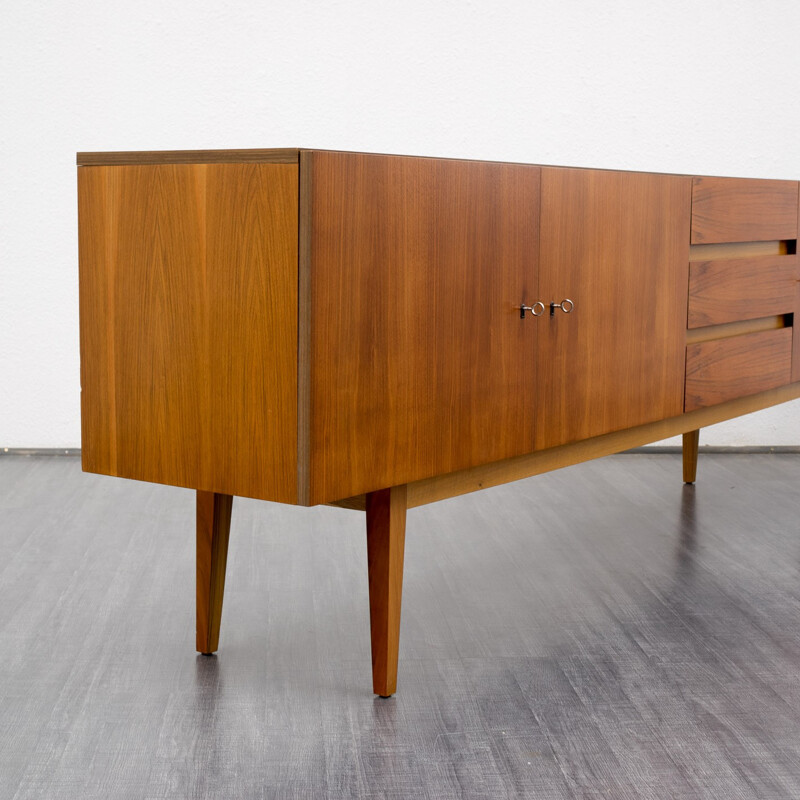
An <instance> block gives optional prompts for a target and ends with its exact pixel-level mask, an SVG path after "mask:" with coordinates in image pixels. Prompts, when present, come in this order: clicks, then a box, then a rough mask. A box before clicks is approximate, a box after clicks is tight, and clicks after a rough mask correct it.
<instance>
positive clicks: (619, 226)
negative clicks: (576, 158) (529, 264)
mask: <svg viewBox="0 0 800 800" xmlns="http://www.w3.org/2000/svg"><path fill="white" fill-rule="evenodd" d="M541 176H542V177H541V181H542V182H541V226H540V237H541V238H540V251H539V298H540V299H541V301H542V302H543V303H545V305H546V306H547V310H546V312H545V314H544V315H543V316H542V317H540V318H539V319H537V320H536V322H537V324H538V328H537V359H536V363H537V392H536V397H537V406H536V426H535V430H536V447H537V449H543V448H547V447H555V446H557V445H561V444H566V443H568V442H574V441H578V440H580V439H587V438H589V437H592V436H599V435H601V434H604V433H609V432H611V431H615V430H620V429H623V428H630V427H633V426H636V425H642V424H645V423H647V422H653V421H655V420H658V419H663V418H666V417H673V416H676V415H678V414H681V413H682V412H683V392H684V376H685V332H686V315H687V284H688V269H689V234H690V213H691V178H689V177H681V176H672V175H652V174H646V173H633V172H612V171H604V170H583V169H560V168H545V169H542V173H541ZM564 299H569V300H571V301H572V302H573V304H574V306H573V308H572V310H571V311H570V312H569V313H565V311H564V310H563V309H561V308H558V307H554V308H552V310H551V308H550V304H551V303H561V302H562V301H563V300H564ZM564 305H565V306H566V307H567V308H569V304H564Z"/></svg>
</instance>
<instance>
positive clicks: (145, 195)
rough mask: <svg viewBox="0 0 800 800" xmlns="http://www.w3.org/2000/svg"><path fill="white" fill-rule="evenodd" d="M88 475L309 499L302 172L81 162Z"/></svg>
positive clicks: (262, 166)
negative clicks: (304, 466)
mask: <svg viewBox="0 0 800 800" xmlns="http://www.w3.org/2000/svg"><path fill="white" fill-rule="evenodd" d="M78 184H79V203H80V214H81V217H80V226H79V227H80V294H81V380H82V400H81V407H82V431H83V442H84V454H83V459H84V467H85V469H87V470H88V471H94V472H102V473H105V474H110V475H119V476H121V477H127V478H137V479H140V480H149V481H156V482H158V483H168V484H171V485H175V486H186V487H189V488H192V489H202V490H204V491H215V492H220V493H222V494H237V495H245V496H249V497H258V498H261V499H265V500H279V501H282V502H295V501H296V499H297V494H296V483H297V480H296V479H297V460H296V454H297V192H298V185H297V167H296V166H290V165H277V164H241V165H236V164H224V165H222V164H208V165H195V166H175V165H164V166H115V167H81V168H80V169H79V170H78Z"/></svg>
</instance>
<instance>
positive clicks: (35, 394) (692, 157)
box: [0, 0, 800, 447]
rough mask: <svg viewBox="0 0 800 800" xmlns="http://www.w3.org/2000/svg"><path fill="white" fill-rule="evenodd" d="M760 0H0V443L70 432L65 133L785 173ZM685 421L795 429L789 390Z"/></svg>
mask: <svg viewBox="0 0 800 800" xmlns="http://www.w3.org/2000/svg"><path fill="white" fill-rule="evenodd" d="M798 33H800V5H798V4H796V3H793V2H789V1H788V0H783V1H781V2H778V1H777V0H759V2H756V1H755V0H750V1H749V2H745V1H743V0H738V1H732V2H722V1H721V0H708V1H707V2H698V1H697V0H671V2H669V3H642V2H640V1H639V0H636V1H635V2H634V1H633V0H606V2H602V3H590V2H576V1H575V0H537V1H536V2H531V1H530V0H528V2H521V1H519V0H515V1H514V2H502V1H498V0H494V1H493V2H490V1H489V0H473V1H472V2H469V0H461V2H451V0H440V1H439V2H430V0H427V2H418V0H404V1H403V2H366V1H365V0H349V1H345V0H319V1H318V2H309V1H308V0H293V1H292V2H261V3H255V2H239V0H227V1H226V0H223V1H222V2H215V3H205V2H198V1H197V0H192V1H191V2H189V0H175V2H171V3H164V2H163V0H158V1H157V2H156V1H155V0H138V2H135V3H134V2H130V1H129V0H121V2H114V3H101V2H87V1H86V0H83V1H75V0H65V1H64V2H56V1H55V0H51V2H43V0H26V2H24V3H11V2H5V3H3V4H2V6H0V75H1V76H2V80H0V143H1V144H2V147H0V446H6V447H74V446H78V445H79V443H80V424H79V399H80V386H79V371H78V286H77V231H76V189H75V166H74V156H75V151H77V150H143V149H194V148H229V147H230V148H232V147H281V146H305V147H322V148H333V149H356V150H365V151H376V152H389V153H405V154H415V155H417V154H418V155H436V156H451V157H459V158H490V159H497V160H512V161H526V162H534V163H541V164H561V165H576V166H591V167H605V168H616V169H637V170H646V171H661V172H680V173H694V172H698V173H705V174H720V175H738V176H744V177H775V178H794V179H798V178H800V146H799V145H798V142H800V104H798V103H797V92H798V90H797V80H798V75H800V47H798ZM702 441H703V442H704V443H715V444H728V445H748V444H770V445H782V444H800V405H798V404H797V403H792V404H788V405H785V406H782V407H779V408H776V409H771V410H769V411H766V412H760V413H759V414H756V415H753V416H751V417H748V418H746V419H745V420H743V421H733V422H729V423H726V424H724V425H720V426H716V427H715V428H712V429H709V430H708V431H707V432H706V433H705V434H704V436H703V439H702Z"/></svg>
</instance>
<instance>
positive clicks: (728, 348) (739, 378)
mask: <svg viewBox="0 0 800 800" xmlns="http://www.w3.org/2000/svg"><path fill="white" fill-rule="evenodd" d="M791 368H792V329H791V328H780V329H778V330H772V331H760V332H758V333H749V334H746V335H744V336H734V337H732V338H730V339H715V340H713V341H709V342H698V343H696V344H690V345H689V346H688V347H687V348H686V411H694V410H695V409H698V408H705V407H706V406H713V405H716V404H717V403H724V402H725V401H726V400H734V399H735V398H737V397H745V396H747V395H750V394H758V393H759V392H765V391H767V390H768V389H774V388H776V387H778V386H783V385H784V384H787V383H789V382H790V380H791Z"/></svg>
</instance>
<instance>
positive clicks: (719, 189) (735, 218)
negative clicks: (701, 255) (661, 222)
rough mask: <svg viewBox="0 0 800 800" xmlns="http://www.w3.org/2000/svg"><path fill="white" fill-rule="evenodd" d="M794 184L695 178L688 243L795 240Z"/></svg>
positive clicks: (790, 182) (771, 181) (772, 181)
mask: <svg viewBox="0 0 800 800" xmlns="http://www.w3.org/2000/svg"><path fill="white" fill-rule="evenodd" d="M797 187H798V184H797V182H796V181H775V180H750V179H746V178H695V179H694V180H693V181H692V244H706V243H712V242H750V241H759V240H761V241H765V240H770V239H796V238H797V207H798V202H797V191H798V189H797Z"/></svg>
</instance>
